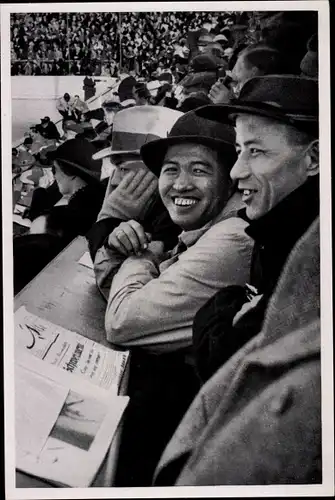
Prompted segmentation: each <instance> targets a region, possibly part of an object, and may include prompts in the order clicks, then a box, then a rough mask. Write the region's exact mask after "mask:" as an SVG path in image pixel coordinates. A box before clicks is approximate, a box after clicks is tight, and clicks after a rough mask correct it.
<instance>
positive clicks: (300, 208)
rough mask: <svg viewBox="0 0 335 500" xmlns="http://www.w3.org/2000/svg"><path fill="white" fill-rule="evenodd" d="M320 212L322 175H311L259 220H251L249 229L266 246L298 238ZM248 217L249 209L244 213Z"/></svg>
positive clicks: (256, 239)
mask: <svg viewBox="0 0 335 500" xmlns="http://www.w3.org/2000/svg"><path fill="white" fill-rule="evenodd" d="M318 214H319V176H315V177H310V178H309V179H308V180H307V181H306V182H305V183H304V184H303V185H302V186H300V187H299V188H298V189H296V190H295V191H293V192H292V193H290V194H289V195H288V196H287V197H286V198H284V200H282V201H281V202H280V203H279V204H278V205H276V206H275V207H274V208H273V209H272V210H270V211H269V212H268V213H266V214H265V215H263V217H261V218H260V219H258V220H255V221H252V222H250V225H249V226H248V227H247V228H246V230H245V232H246V233H247V234H248V235H249V236H251V238H253V239H254V240H255V241H256V242H258V243H260V244H262V245H266V244H267V243H269V242H271V243H272V244H273V243H274V242H275V241H278V238H280V239H281V238H282V237H283V234H284V235H285V238H289V239H291V238H292V240H293V241H296V239H297V236H296V235H297V234H298V235H299V236H300V235H301V234H303V233H304V232H305V231H306V230H307V228H308V227H309V226H310V224H311V223H312V221H313V220H314V219H315V217H317V216H318ZM241 217H242V218H246V210H245V209H243V211H242V213H241ZM299 236H298V237H299Z"/></svg>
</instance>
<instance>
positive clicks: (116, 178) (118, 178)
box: [109, 167, 122, 188]
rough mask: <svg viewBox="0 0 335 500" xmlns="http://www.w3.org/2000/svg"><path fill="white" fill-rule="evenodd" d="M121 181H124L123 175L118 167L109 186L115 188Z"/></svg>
mask: <svg viewBox="0 0 335 500" xmlns="http://www.w3.org/2000/svg"><path fill="white" fill-rule="evenodd" d="M121 181H122V174H121V172H120V169H119V168H118V167H116V168H115V169H114V171H113V172H112V175H111V177H110V182H109V184H110V186H111V187H113V188H115V187H117V186H118V185H119V184H120V182H121Z"/></svg>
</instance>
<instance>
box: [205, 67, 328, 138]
mask: <svg viewBox="0 0 335 500" xmlns="http://www.w3.org/2000/svg"><path fill="white" fill-rule="evenodd" d="M196 113H197V115H198V116H200V117H203V118H207V119H209V120H214V121H216V122H220V123H229V122H230V121H231V120H234V116H235V115H236V114H240V113H247V114H251V115H259V116H265V117H268V118H272V119H274V120H278V121H281V122H284V123H287V124H289V125H292V126H294V127H296V128H298V129H300V130H302V131H305V132H307V133H311V134H313V135H318V123H319V100H318V82H317V80H315V79H313V78H306V77H300V76H295V75H267V76H258V77H254V78H251V79H250V80H248V81H247V82H246V83H245V84H244V86H243V87H242V89H241V92H240V95H239V97H238V99H234V100H232V101H231V104H222V105H221V104H212V105H209V106H204V107H202V108H199V109H197V111H196Z"/></svg>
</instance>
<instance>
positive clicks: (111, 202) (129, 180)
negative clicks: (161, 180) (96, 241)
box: [99, 168, 158, 220]
mask: <svg viewBox="0 0 335 500" xmlns="http://www.w3.org/2000/svg"><path fill="white" fill-rule="evenodd" d="M157 186H158V180H157V177H156V176H155V175H154V174H153V173H151V172H150V171H149V170H147V169H144V168H140V169H138V170H134V171H130V172H128V174H127V175H126V176H125V177H124V178H123V179H122V181H121V182H120V184H119V185H118V186H117V187H116V188H115V189H114V190H113V191H111V192H110V193H107V194H106V196H105V200H104V202H103V206H102V208H101V212H100V214H99V219H102V218H104V217H116V218H118V219H123V220H130V219H136V220H142V219H143V217H144V214H145V212H146V209H147V207H148V203H149V202H150V200H151V198H152V196H153V194H154V193H155V191H156V190H157ZM102 214H103V216H102Z"/></svg>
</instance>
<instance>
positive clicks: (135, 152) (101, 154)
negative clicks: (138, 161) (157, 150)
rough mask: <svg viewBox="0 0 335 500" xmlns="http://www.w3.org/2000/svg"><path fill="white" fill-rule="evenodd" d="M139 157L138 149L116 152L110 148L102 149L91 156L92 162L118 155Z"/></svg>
mask: <svg viewBox="0 0 335 500" xmlns="http://www.w3.org/2000/svg"><path fill="white" fill-rule="evenodd" d="M132 154H133V155H139V154H140V150H139V149H128V150H124V149H123V150H118V151H113V150H112V146H110V147H109V148H105V149H102V150H101V151H98V152H97V153H94V155H93V156H92V158H93V160H102V159H103V158H106V157H107V156H120V155H132Z"/></svg>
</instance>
